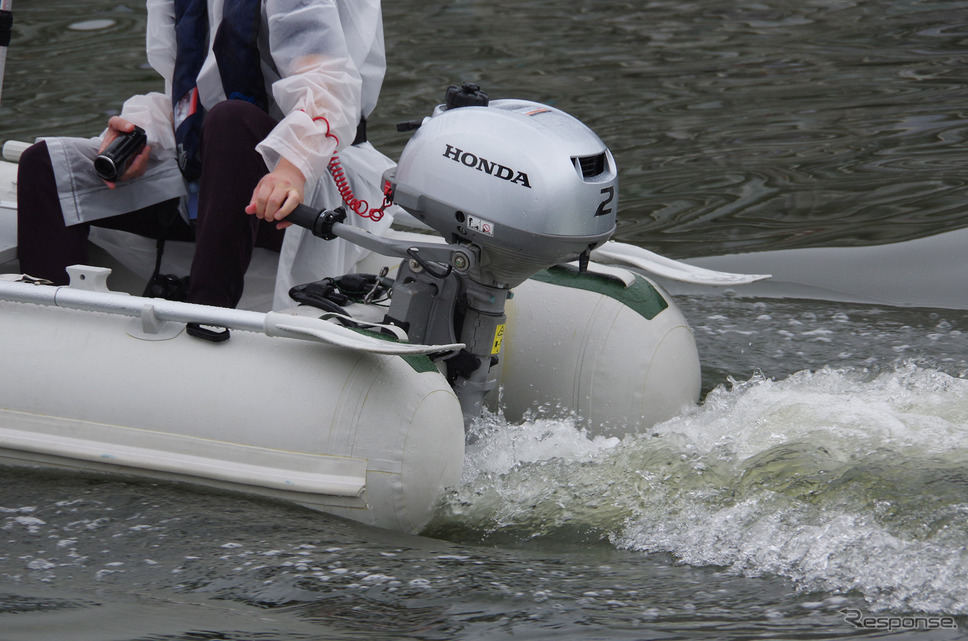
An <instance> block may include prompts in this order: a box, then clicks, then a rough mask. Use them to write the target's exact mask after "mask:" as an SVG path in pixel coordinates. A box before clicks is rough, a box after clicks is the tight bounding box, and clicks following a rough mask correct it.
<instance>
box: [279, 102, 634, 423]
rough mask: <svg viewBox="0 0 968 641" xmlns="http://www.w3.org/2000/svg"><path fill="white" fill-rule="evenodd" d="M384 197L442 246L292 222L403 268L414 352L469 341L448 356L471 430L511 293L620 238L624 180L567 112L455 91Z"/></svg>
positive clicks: (395, 320) (392, 318) (401, 292)
mask: <svg viewBox="0 0 968 641" xmlns="http://www.w3.org/2000/svg"><path fill="white" fill-rule="evenodd" d="M384 178H385V184H386V195H387V197H388V198H389V199H391V200H392V201H393V202H394V203H396V204H397V205H399V206H400V207H402V208H403V209H405V210H406V211H408V212H409V213H411V214H412V215H413V216H415V217H416V218H417V219H419V220H420V221H422V222H424V223H425V224H427V225H428V226H429V227H431V228H433V229H434V230H436V231H437V232H439V233H440V234H441V235H442V236H443V237H444V240H445V241H446V243H447V244H446V245H443V244H440V243H434V242H426V243H402V241H398V240H393V239H389V238H380V237H376V236H372V235H370V234H367V233H366V232H364V231H362V230H360V229H358V228H354V227H351V226H349V225H345V224H343V223H342V219H343V216H344V214H342V213H341V212H340V211H339V210H336V211H331V212H325V211H324V212H321V213H316V212H312V213H311V214H309V215H307V214H306V212H305V211H304V210H297V212H294V213H293V214H292V215H290V217H289V220H291V221H292V222H295V223H296V224H300V225H303V226H305V227H307V228H309V229H311V230H312V231H313V233H315V234H316V235H317V236H320V237H322V238H334V237H340V238H344V239H345V240H348V241H350V242H354V243H357V244H359V245H361V246H363V247H366V248H368V249H371V250H373V251H376V252H377V253H381V254H384V255H393V256H399V257H401V258H404V261H403V263H402V264H401V267H400V270H399V273H398V275H397V278H396V281H395V282H394V284H393V295H392V298H391V303H390V309H389V312H388V314H387V318H386V322H387V323H391V324H394V325H397V326H399V327H402V328H403V329H404V330H405V331H406V332H407V335H408V337H409V340H410V341H412V342H422V343H427V344H446V343H455V342H461V343H464V344H465V345H466V347H465V348H464V349H463V350H462V351H461V352H460V353H459V354H456V355H454V354H448V355H445V356H444V357H443V360H444V363H445V364H446V367H447V375H448V379H449V380H450V382H451V384H452V385H453V387H454V390H455V393H456V394H457V396H458V398H459V399H460V401H461V405H462V408H463V411H464V417H465V423H467V422H469V421H470V420H473V419H474V418H476V417H479V416H480V412H481V407H482V405H483V400H484V397H485V395H486V394H487V392H488V391H490V389H491V387H493V382H489V377H488V372H489V370H490V368H491V367H492V366H493V365H494V364H496V363H497V362H498V361H497V359H498V358H500V351H501V341H502V337H503V332H504V324H505V320H506V317H505V315H504V307H505V303H506V301H507V299H508V298H509V296H510V295H511V288H513V287H515V286H516V285H519V284H521V283H522V282H524V281H525V280H527V279H528V278H529V277H531V276H532V275H534V274H535V273H536V272H538V271H540V270H542V269H546V268H549V267H552V266H554V265H557V264H560V263H566V262H571V261H575V260H578V261H579V265H580V266H581V267H582V268H583V267H584V265H585V264H587V261H588V256H589V253H590V252H591V250H592V249H594V248H595V247H597V246H598V245H600V244H601V243H603V242H605V241H606V240H608V239H609V237H611V235H612V233H613V232H614V231H615V218H616V211H617V204H618V175H617V171H616V167H615V161H614V159H613V158H612V154H611V153H610V152H609V150H608V148H607V147H606V146H605V144H604V143H603V142H602V141H601V140H600V139H599V138H598V136H596V135H595V133H594V132H592V131H591V130H590V129H589V128H588V127H586V126H585V125H583V124H582V123H581V122H579V121H578V120H576V119H575V118H573V117H572V116H569V115H568V114H566V113H564V112H563V111H560V110H558V109H555V108H554V107H550V106H548V105H543V104H539V103H535V102H530V101H525V100H495V101H491V102H488V100H487V97H486V95H485V94H484V93H483V92H481V91H480V90H479V88H477V87H476V86H475V85H470V84H465V85H464V86H463V87H460V88H455V87H452V88H451V89H450V90H449V91H448V95H447V104H444V105H440V106H438V107H437V108H436V109H435V110H434V112H433V115H432V116H430V117H428V118H425V119H424V120H423V121H422V122H420V124H419V128H418V129H417V131H416V132H415V133H414V135H413V136H412V138H411V139H410V141H409V142H408V143H407V145H406V147H405V148H404V150H403V152H402V153H401V155H400V161H399V163H398V165H397V167H396V168H395V169H392V170H390V171H388V172H387V173H386V174H385V176H384Z"/></svg>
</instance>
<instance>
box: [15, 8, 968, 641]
mask: <svg viewBox="0 0 968 641" xmlns="http://www.w3.org/2000/svg"><path fill="white" fill-rule="evenodd" d="M14 10H15V34H14V42H13V44H12V46H11V48H10V54H9V58H8V64H7V73H6V76H5V78H4V87H3V97H2V100H3V103H2V106H0V118H2V120H0V138H14V139H32V138H34V137H36V136H40V135H51V134H70V135H93V134H95V133H97V132H98V131H100V129H101V128H102V127H103V123H104V121H105V120H106V118H107V117H108V116H109V115H110V114H112V113H114V112H116V110H117V109H118V107H119V105H120V102H121V101H122V100H123V99H124V98H125V97H126V96H128V95H130V94H133V93H137V92H143V91H148V90H153V89H158V88H159V87H158V82H157V80H156V79H155V78H154V77H153V75H152V73H151V72H150V71H149V70H146V69H145V66H144V55H143V53H142V51H141V48H142V44H143V43H142V35H141V32H142V29H143V21H144V17H143V8H142V7H141V6H140V5H139V4H137V3H134V2H126V1H123V0H120V1H119V0H114V1H105V0H96V1H92V2H87V3H83V4H81V3H70V2H66V1H62V0H44V1H43V2H42V3H41V2H40V1H39V0H33V1H32V0H19V1H18V2H16V3H15V7H14ZM384 14H385V18H386V24H387V43H388V56H389V71H388V77H387V81H386V83H385V86H384V91H383V95H382V98H381V104H380V107H379V108H378V111H377V112H376V114H374V118H373V119H372V121H371V126H370V133H371V138H372V139H373V141H374V142H375V144H377V146H378V147H380V148H381V149H382V150H384V151H385V152H386V153H387V154H388V155H389V156H391V157H395V156H396V155H397V154H398V153H399V151H400V149H402V147H403V144H404V143H405V141H406V138H405V136H403V135H401V134H398V133H397V132H396V131H395V129H394V124H395V123H396V122H399V121H403V120H410V119H413V118H416V117H421V116H423V115H425V114H426V113H427V112H428V110H429V109H430V108H431V107H432V105H433V104H435V103H436V102H438V101H439V100H440V98H441V96H442V95H443V90H444V89H445V88H446V87H447V86H448V85H449V84H453V83H455V82H459V81H461V80H473V81H476V82H478V83H480V84H481V85H482V86H484V88H485V89H486V90H487V91H488V92H489V93H490V95H491V96H492V97H495V98H501V97H521V98H529V99H534V100H538V101H541V102H546V103H550V104H554V105H555V106H557V107H560V108H562V109H564V110H566V111H568V112H570V113H572V114H573V115H575V116H577V117H578V118H580V119H581V120H583V121H584V122H586V123H587V124H588V125H589V126H591V127H592V128H593V129H594V130H595V131H596V132H597V133H598V134H599V135H600V136H601V137H602V138H603V140H605V142H606V143H607V144H608V145H609V147H610V148H611V149H612V151H613V152H614V153H615V155H616V158H617V161H618V163H619V167H620V176H621V192H620V193H621V207H620V219H621V220H620V227H619V231H618V235H617V238H618V239H619V240H623V241H625V242H631V243H635V244H638V245H641V246H642V247H645V248H647V249H651V250H653V251H658V252H660V253H663V254H666V255H668V256H671V257H679V258H681V257H711V256H716V255H719V254H733V253H736V252H756V251H763V250H777V249H788V250H790V251H791V252H793V253H791V256H794V255H796V256H799V254H796V251H797V250H798V249H800V248H808V247H844V248H858V247H862V246H869V245H874V244H878V245H882V246H884V247H886V248H888V252H889V249H890V248H891V247H893V246H895V245H897V246H898V247H900V246H901V245H900V244H902V243H903V241H908V240H911V239H915V238H924V239H926V240H927V241H929V242H930V239H931V238H932V237H934V236H935V235H937V234H941V233H943V232H949V231H951V230H956V229H962V228H965V227H968V218H966V217H965V215H964V214H963V213H962V212H963V210H964V203H965V196H966V187H965V179H964V177H963V173H964V167H965V166H966V162H965V160H966V153H965V151H964V143H965V139H966V137H968V127H966V123H968V120H966V113H965V105H966V104H968V100H966V99H968V90H966V84H965V83H966V77H968V76H966V74H965V69H966V62H968V26H966V25H968V20H966V18H968V3H963V2H915V1H909V0H896V1H893V2H888V1H887V0H869V1H856V0H855V1H851V0H843V1H841V0H822V1H813V2H809V1H805V2H798V3H789V2H785V1H783V0H766V1H764V2H755V3H753V2H749V3H747V2H742V3H741V2H728V1H727V0H702V1H698V0H697V1H689V0H684V1H682V0H681V1H678V2H664V1H655V2H612V1H595V2H592V1H590V0H585V1H580V2H570V3H564V2H550V1H540V0H529V1H525V2H518V3H512V2H487V3H485V2H479V1H470V0H463V1H458V2H451V3H447V4H444V5H440V4H429V3H422V2H414V1H412V0H407V1H401V2H388V3H387V4H386V6H385V7H384ZM94 19H96V20H102V21H103V20H106V21H108V22H107V23H101V24H100V25H98V24H95V25H93V26H95V27H98V28H95V29H86V28H84V27H88V26H92V25H90V24H88V25H85V24H84V22H85V21H90V20H94ZM105 25H106V26H105ZM924 254H925V255H924V256H921V257H920V259H921V260H920V262H916V263H912V265H911V266H910V267H909V268H908V269H907V271H909V272H910V271H912V270H913V271H914V273H915V275H916V274H917V273H919V272H920V273H923V274H924V275H925V276H924V277H925V278H928V274H929V273H930V274H934V273H935V272H934V271H929V270H928V265H929V264H931V266H932V267H937V263H938V262H941V263H942V266H944V265H947V266H948V269H947V272H949V273H950V274H951V275H952V279H953V280H956V279H957V278H958V274H960V273H961V272H963V270H964V257H963V255H962V254H961V253H960V252H948V253H946V254H943V255H942V254H934V253H932V252H931V251H930V249H928V250H926V251H925V252H924ZM753 256H755V254H754V255H753ZM791 262H792V261H791ZM864 270H867V271H873V273H874V274H883V275H884V276H883V279H884V280H888V279H889V278H891V276H890V275H889V274H890V272H889V271H887V267H886V265H871V266H870V267H869V269H867V268H864ZM882 270H883V271H882ZM942 271H944V270H942ZM858 276H859V275H858V274H856V273H850V272H845V273H843V274H842V275H839V278H840V280H842V281H843V282H842V283H840V284H843V285H844V287H843V288H841V289H844V290H846V289H851V291H855V292H857V291H858V289H860V290H863V287H864V282H867V281H869V280H870V279H871V278H872V277H871V276H870V274H866V275H865V276H866V278H867V281H863V280H861V279H860V278H858ZM932 278H934V276H932ZM874 280H877V279H876V278H874ZM914 282H917V278H916V277H915V278H914ZM848 284H850V285H853V286H854V287H853V288H848V287H847V285H848ZM928 284H929V283H925V286H927V285H928ZM905 286H906V287H912V286H911V285H905ZM781 293H782V292H781ZM863 294H864V292H863V291H859V296H858V297H857V298H858V300H834V299H829V300H825V299H824V298H823V296H822V295H819V296H813V297H812V299H809V300H808V299H805V298H799V297H777V295H776V294H775V293H774V294H771V295H770V296H759V295H746V294H744V293H743V291H742V290H741V289H737V290H733V291H718V290H716V291H713V290H709V291H704V290H698V291H697V290H689V291H687V292H683V293H680V294H679V295H678V296H677V298H676V300H677V302H678V303H679V305H680V306H681V307H682V309H683V311H684V313H685V314H686V316H687V318H688V319H689V321H690V324H691V325H692V327H693V329H694V331H695V334H696V339H697V342H698V345H699V349H700V356H701V359H702V362H703V402H702V403H701V404H700V405H699V406H697V407H694V408H687V409H685V410H684V411H683V412H682V413H681V414H680V415H679V416H677V417H676V418H674V419H672V420H670V421H668V422H666V423H663V424H660V425H657V426H655V427H653V428H651V429H648V430H645V431H644V433H643V434H641V435H638V436H627V437H625V438H622V439H614V438H613V439H606V438H601V437H595V436H592V435H589V434H588V433H585V432H583V431H582V430H581V429H580V428H578V427H577V426H576V424H575V422H574V421H573V420H571V419H570V418H568V417H559V416H555V415H553V414H543V413H536V414H535V415H534V416H533V417H532V418H531V419H529V420H527V421H525V422H523V423H521V424H509V423H508V422H507V421H505V420H503V418H502V417H501V416H500V415H498V416H491V417H488V419H487V420H486V421H484V422H483V423H482V425H481V426H480V428H479V434H478V436H479V438H478V439H477V440H476V441H475V443H474V444H473V445H472V446H471V447H469V449H468V456H467V464H466V467H465V472H464V475H463V478H462V481H461V484H460V486H459V487H457V488H453V489H452V490H451V491H450V492H449V493H448V495H447V496H446V497H445V498H444V499H443V501H442V503H441V505H440V507H439V509H438V510H437V512H436V514H435V518H434V520H433V523H432V524H431V526H430V527H429V528H428V530H427V531H426V532H424V533H422V535H421V536H403V535H399V534H393V533H387V532H382V531H377V530H372V529H369V528H365V527H362V526H359V525H356V524H352V523H346V522H343V521H340V520H337V519H333V518H330V517H327V516H324V515H319V514H315V513H310V512H307V511H304V510H302V509H299V508H296V507H293V506H290V505H285V504H279V503H273V502H266V501H261V500H254V499H251V498H248V497H242V496H238V495H227V494H217V493H211V492H204V491H200V490H198V489H197V488H191V487H186V486H170V485H158V484H154V483H146V482H141V481H137V480H134V479H125V478H117V477H102V476H85V475H73V474H66V473H51V472H43V471H27V472H25V471H23V470H13V469H8V468H4V469H0V639H3V640H7V639H10V640H13V639H18V640H19V639H98V640H101V639H105V640H107V639H112V640H114V639H118V640H122V639H132V640H133V639H139V640H142V639H151V640H160V639H166V640H167V639H179V640H181V639H185V640H187V639H193V640H194V639H239V640H241V639H355V638H370V639H373V638H379V639H402V638H408V639H475V640H477V639H506V638H524V639H539V638H551V637H556V638H568V639H572V638H573V639H678V638H685V639H749V638H775V639H793V638H797V639H807V638H809V639H830V638H842V637H853V636H861V635H863V636H868V635H871V636H877V637H882V636H891V637H895V638H912V639H913V638H919V639H920V638H932V639H943V638H963V637H964V636H965V635H964V633H963V630H964V629H965V627H966V626H968V552H966V545H968V377H966V374H968V349H966V348H968V340H966V335H965V332H966V331H968V312H966V311H965V307H968V301H962V302H961V304H959V302H958V301H954V302H953V303H948V302H945V304H938V305H936V306H932V307H923V306H910V305H908V306H897V305H887V304H875V303H871V302H870V301H871V300H878V298H877V297H875V296H869V297H865V296H863ZM900 298H903V297H900ZM858 613H859V614H858ZM858 616H868V617H875V619H873V620H872V621H870V622H869V624H870V625H869V627H868V628H867V629H862V628H859V627H857V626H856V625H855V624H853V623H851V621H856V620H858V619H857V617H858ZM891 617H898V618H897V619H892V618H891ZM904 617H907V618H904ZM917 617H920V618H917ZM949 624H951V625H957V626H958V628H957V629H946V628H940V627H939V628H937V629H931V630H926V627H927V626H945V625H949Z"/></svg>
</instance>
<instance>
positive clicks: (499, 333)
mask: <svg viewBox="0 0 968 641" xmlns="http://www.w3.org/2000/svg"><path fill="white" fill-rule="evenodd" d="M504 327H505V325H504V323H501V324H500V325H498V326H497V329H496V330H495V331H494V344H493V345H492V346H491V354H498V353H500V351H501V344H502V343H503V342H504Z"/></svg>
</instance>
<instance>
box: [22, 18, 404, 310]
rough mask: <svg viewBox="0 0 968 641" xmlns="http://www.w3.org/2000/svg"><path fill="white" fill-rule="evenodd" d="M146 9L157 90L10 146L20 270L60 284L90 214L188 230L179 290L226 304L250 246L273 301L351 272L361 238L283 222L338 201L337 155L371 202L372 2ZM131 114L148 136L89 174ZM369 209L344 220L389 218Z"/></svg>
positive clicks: (378, 226)
mask: <svg viewBox="0 0 968 641" xmlns="http://www.w3.org/2000/svg"><path fill="white" fill-rule="evenodd" d="M147 7H148V16H147V55H148V62H149V64H150V65H151V66H152V68H154V69H155V70H156V71H157V72H158V73H159V74H160V75H161V76H162V77H163V78H164V80H165V93H164V94H161V93H149V94H147V95H142V96H134V97H132V98H130V99H128V100H127V101H126V102H125V103H124V106H123V108H122V110H121V113H120V116H115V117H112V118H111V119H110V120H109V121H108V127H107V129H106V130H105V131H104V132H103V133H102V134H101V136H100V137H99V138H93V139H80V138H50V139H46V140H43V141H41V142H39V143H38V144H36V145H34V146H33V147H31V148H29V149H28V150H26V151H25V152H24V154H23V156H22V157H21V160H20V167H19V170H18V196H17V199H18V249H19V258H20V264H21V270H22V271H23V272H24V273H27V274H30V275H32V276H35V277H40V278H46V279H48V280H50V281H53V282H54V283H55V284H64V283H66V282H67V275H66V272H65V267H67V266H69V265H72V264H86V263H88V255H87V251H88V250H87V237H88V233H89V231H90V226H91V225H96V226H101V227H109V228H115V229H121V230H126V231H132V232H135V233H138V234H141V235H145V236H151V237H158V236H159V235H163V236H165V237H167V238H169V239H176V240H188V239H194V241H195V253H194V260H193V263H192V265H191V273H190V279H189V290H188V300H189V302H195V303H202V304H207V305H215V306H222V307H235V306H236V305H237V304H238V303H239V300H240V298H241V296H242V290H243V283H244V280H243V278H244V275H245V272H246V269H247V268H248V265H249V262H250V259H251V256H252V252H253V246H262V247H268V248H270V249H274V250H277V251H281V259H280V262H279V268H278V271H277V274H276V295H275V300H274V306H275V307H280V306H285V305H287V304H290V301H289V299H288V296H287V293H288V291H289V288H290V286H291V285H293V284H296V283H301V282H307V281H312V280H318V279H320V278H322V277H324V276H329V275H338V274H342V273H345V272H349V271H352V266H353V265H354V264H355V263H356V262H357V261H358V260H360V259H361V258H362V257H363V255H364V252H363V251H362V250H359V249H358V248H356V247H355V246H351V245H349V244H348V243H342V241H340V242H338V243H335V242H334V243H332V244H330V243H322V242H318V241H316V240H315V239H313V237H312V236H311V234H309V233H308V232H305V230H302V229H301V228H297V227H291V228H290V229H289V230H288V231H286V230H285V229H284V228H285V227H286V226H287V223H285V221H284V219H285V217H286V216H287V215H288V214H289V213H290V212H291V211H292V210H293V209H294V208H295V207H296V206H297V205H298V204H299V203H300V202H305V203H307V204H309V205H311V206H314V207H318V208H319V209H323V208H334V207H337V206H339V205H340V204H341V202H342V197H341V195H340V191H341V190H340V188H338V187H337V184H336V183H335V182H334V179H333V177H332V176H330V175H329V173H330V172H329V171H328V165H329V163H330V161H331V159H333V158H334V154H336V153H337V152H338V154H339V156H338V158H337V162H339V161H341V163H342V164H341V165H339V164H337V165H336V167H337V170H338V173H341V175H340V178H341V179H342V180H348V181H350V183H351V184H354V188H355V189H356V191H357V192H358V193H359V192H365V193H360V195H361V196H364V197H368V200H369V201H370V202H377V203H380V202H382V194H381V191H380V185H381V184H382V181H381V177H382V173H383V171H384V170H385V169H386V168H387V167H389V166H391V165H392V162H391V161H390V160H389V159H387V158H386V157H385V156H383V155H382V154H380V153H379V152H378V151H377V150H376V149H374V148H373V147H372V146H371V145H369V144H368V143H366V142H365V122H366V116H368V115H369V114H370V113H371V112H372V111H373V109H374V108H375V106H376V102H377V98H378V95H379V92H380V87H381V84H382V81H383V75H384V72H385V68H386V60H385V49H384V42H383V26H382V16H381V7H380V0H148V2H147ZM135 125H137V126H139V127H141V128H142V129H144V130H145V131H146V132H147V143H148V144H147V146H146V147H145V148H144V149H143V151H142V152H141V153H140V154H139V155H138V156H137V157H136V158H135V160H134V161H133V163H132V164H131V166H130V167H129V168H128V169H127V170H126V172H125V173H124V174H123V175H121V176H120V178H119V179H118V180H116V181H105V180H102V179H101V178H99V177H98V175H97V174H96V173H95V171H94V168H93V160H94V158H95V157H96V156H97V154H98V153H100V152H101V151H102V150H103V149H104V148H105V147H107V145H108V144H109V143H110V142H111V141H112V140H113V139H115V138H116V137H117V136H118V135H119V134H122V133H125V132H130V131H132V130H133V128H134V126H135ZM364 186H368V187H370V190H369V191H366V189H365V187H364ZM344 189H345V184H344ZM374 192H375V193H374ZM344 193H345V192H344ZM364 204H365V203H364ZM361 213H363V214H365V213H367V212H366V211H363V212H361ZM376 218H378V217H377V216H372V218H364V217H361V216H356V215H353V216H352V222H355V224H358V225H360V226H363V227H365V228H367V229H370V230H371V231H375V232H377V233H380V232H382V231H384V230H385V229H386V228H387V227H388V226H389V224H390V218H391V217H390V216H385V217H383V218H382V220H379V221H377V220H375V219H376ZM348 222H350V220H348ZM284 232H285V233H284ZM304 232H305V233H304Z"/></svg>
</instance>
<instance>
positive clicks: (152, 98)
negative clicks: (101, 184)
mask: <svg viewBox="0 0 968 641" xmlns="http://www.w3.org/2000/svg"><path fill="white" fill-rule="evenodd" d="M147 5H148V20H147V30H146V34H145V40H146V51H147V55H148V62H149V63H150V64H151V66H152V67H153V68H154V69H155V70H156V71H157V72H158V73H159V74H160V75H161V76H162V78H164V80H165V87H166V93H158V92H153V93H148V94H145V95H139V96H132V97H131V98H128V99H127V100H126V101H125V102H124V105H123V106H122V108H121V114H120V116H113V117H112V118H111V119H110V120H108V126H107V129H105V130H104V132H103V133H102V134H101V147H100V149H99V151H104V149H105V148H106V147H107V146H108V145H109V144H110V143H111V141H113V140H114V139H115V138H117V137H118V135H120V134H122V133H128V132H131V131H133V130H134V126H135V125H137V126H139V127H141V128H142V129H144V130H145V133H147V135H148V144H147V145H146V146H145V148H144V149H143V150H142V151H141V152H140V153H139V154H138V156H136V157H135V159H134V161H132V163H131V166H130V167H129V168H128V170H127V171H126V172H125V173H124V174H123V175H122V176H121V177H120V180H130V179H132V178H136V177H138V176H140V175H142V174H143V173H144V172H145V169H146V167H147V164H148V157H149V155H150V152H151V149H152V147H154V148H155V149H172V150H173V149H174V148H175V135H174V132H173V130H172V111H171V96H170V95H169V93H170V89H169V87H170V84H171V83H170V80H171V74H172V70H173V69H174V66H175V36H174V22H175V15H174V5H173V3H172V0H148V2H147ZM108 186H109V187H112V188H113V187H114V184H113V183H110V182H109V183H108Z"/></svg>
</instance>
